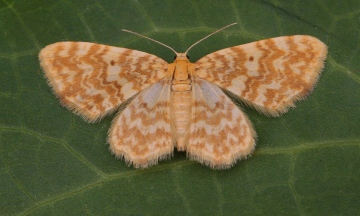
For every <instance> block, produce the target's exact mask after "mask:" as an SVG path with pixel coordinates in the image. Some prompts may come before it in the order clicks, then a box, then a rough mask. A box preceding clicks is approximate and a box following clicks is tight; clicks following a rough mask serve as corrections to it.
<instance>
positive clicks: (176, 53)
mask: <svg viewBox="0 0 360 216" xmlns="http://www.w3.org/2000/svg"><path fill="white" fill-rule="evenodd" d="M121 30H122V31H124V32H129V33H132V34H135V35H137V36H140V37H143V38H146V39H148V40H151V41H154V42H155V43H158V44H160V45H163V46H164V47H167V48H169V49H171V50H172V51H173V52H174V53H175V54H176V55H177V54H178V53H177V52H176V51H175V50H174V49H173V48H171V47H170V46H168V45H166V44H163V43H161V42H159V41H157V40H154V39H152V38H149V37H146V36H144V35H142V34H139V33H136V32H133V31H129V30H126V29H121Z"/></svg>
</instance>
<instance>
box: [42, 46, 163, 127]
mask: <svg viewBox="0 0 360 216" xmlns="http://www.w3.org/2000/svg"><path fill="white" fill-rule="evenodd" d="M39 58H40V64H41V66H42V68H43V69H44V71H45V74H46V77H47V79H48V81H49V84H50V85H51V87H52V88H53V90H54V92H55V93H56V95H57V96H58V97H59V98H60V101H61V103H62V104H63V105H64V106H66V107H67V108H69V109H70V110H73V111H74V112H76V113H77V114H79V115H81V116H82V117H84V118H85V119H86V120H88V121H96V120H97V119H99V118H101V117H103V116H104V115H106V114H108V113H109V112H112V111H114V110H115V109H116V108H117V107H118V106H119V105H120V104H121V103H122V102H124V101H125V100H127V99H128V98H130V97H131V96H133V95H135V94H136V93H138V92H139V91H141V90H142V89H145V88H146V87H148V86H150V85H151V84H153V83H155V82H157V81H159V80H160V79H161V78H163V77H164V76H165V74H166V70H167V65H168V64H167V63H166V62H165V61H164V60H162V59H160V58H158V57H156V56H154V55H150V54H148V53H144V52H140V51H136V50H130V49H125V48H118V47H111V46H106V45H100V44H94V43H86V42H59V43H55V44H51V45H49V46H47V47H45V48H44V49H42V50H41V52H40V54H39Z"/></svg>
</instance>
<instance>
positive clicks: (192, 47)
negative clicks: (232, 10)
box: [185, 23, 237, 55]
mask: <svg viewBox="0 0 360 216" xmlns="http://www.w3.org/2000/svg"><path fill="white" fill-rule="evenodd" d="M235 24H237V23H231V24H229V25H227V26H224V27H222V28H221V29H218V30H216V31H214V32H213V33H211V34H209V35H208V36H206V37H204V38H202V39H200V40H199V41H198V42H196V43H194V44H193V45H191V46H190V47H189V48H188V49H187V50H186V52H185V55H186V54H187V53H188V52H189V50H190V49H191V48H193V47H194V46H195V45H196V44H198V43H200V42H201V41H203V40H205V39H206V38H208V37H210V36H211V35H214V34H216V33H218V32H219V31H222V30H224V29H226V28H228V27H230V26H233V25H235Z"/></svg>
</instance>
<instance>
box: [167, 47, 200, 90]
mask: <svg viewBox="0 0 360 216" xmlns="http://www.w3.org/2000/svg"><path fill="white" fill-rule="evenodd" d="M169 69H170V70H172V71H170V73H171V74H173V76H172V90H173V91H190V90H191V77H192V75H193V74H194V64H193V63H191V62H190V61H189V59H188V58H187V56H186V55H185V54H184V53H179V54H177V56H176V58H175V61H174V62H173V63H172V64H170V67H169Z"/></svg>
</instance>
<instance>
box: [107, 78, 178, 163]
mask: <svg viewBox="0 0 360 216" xmlns="http://www.w3.org/2000/svg"><path fill="white" fill-rule="evenodd" d="M169 103H170V81H169V80H168V79H163V80H161V81H159V82H157V83H155V84H154V85H152V86H150V87H149V88H147V89H145V90H143V91H142V92H140V93H139V95H137V96H135V98H134V99H133V100H132V101H131V102H130V104H129V105H128V106H127V107H126V108H125V109H124V110H123V112H121V113H120V114H118V116H117V117H116V118H115V120H114V121H113V124H112V126H111V129H110V132H109V143H110V149H111V150H112V152H113V153H114V154H115V155H116V156H117V157H120V158H125V160H126V162H128V163H129V164H132V165H133V166H134V167H136V168H145V167H148V166H151V165H155V164H157V163H158V161H159V160H161V159H166V158H168V157H170V156H171V155H172V153H173V151H174V140H173V134H172V131H171V126H170V125H171V124H170V104H169Z"/></svg>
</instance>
